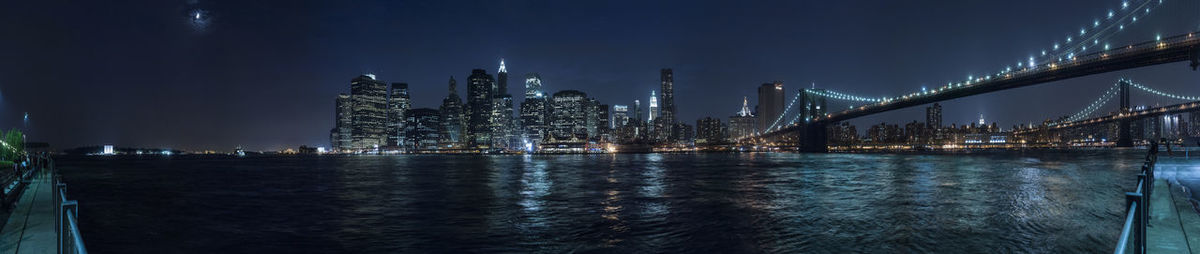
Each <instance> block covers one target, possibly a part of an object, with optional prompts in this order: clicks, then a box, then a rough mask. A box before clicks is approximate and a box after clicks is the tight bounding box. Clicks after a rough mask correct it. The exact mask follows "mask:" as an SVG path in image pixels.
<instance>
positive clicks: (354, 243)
mask: <svg viewBox="0 0 1200 254" xmlns="http://www.w3.org/2000/svg"><path fill="white" fill-rule="evenodd" d="M1141 156H1142V154H1141V152H1140V151H1129V152H1112V151H1101V152H1074V153H1046V154H1037V153H1028V154H1019V153H1017V154H992V155H879V154H619V155H562V156H541V155H524V156H436V155H428V156H427V155H422V156H364V157H338V156H325V157H265V158H242V159H237V158H212V157H186V156H185V157H176V158H173V159H169V160H162V159H157V158H156V159H128V158H124V159H123V158H61V159H59V161H58V165H59V166H60V167H61V169H62V171H63V172H64V175H65V178H66V180H67V182H68V183H70V186H71V189H70V192H71V193H70V195H72V197H73V198H77V199H79V200H80V201H81V202H80V205H81V210H83V211H86V215H85V216H82V217H81V220H82V223H83V224H84V225H86V226H85V227H83V229H84V232H83V233H84V236H85V241H87V242H88V243H89V247H90V248H94V250H95V251H98V252H118V253H122V252H124V253H129V252H134V253H137V252H153V250H161V249H172V250H181V251H183V252H194V253H212V252H230V251H233V252H367V253H395V252H556V253H557V252H589V251H601V252H618V253H629V252H681V251H689V252H714V253H727V252H785V253H792V252H815V253H827V252H829V253H842V252H891V253H909V252H963V251H966V252H1054V253H1078V252H1106V251H1109V250H1108V248H1111V246H1112V245H1113V241H1115V239H1116V235H1117V233H1119V232H1118V231H1119V230H1120V216H1121V215H1123V214H1124V212H1123V211H1122V210H1121V206H1122V205H1123V200H1122V197H1121V193H1123V192H1124V191H1126V190H1128V189H1130V188H1132V184H1133V181H1135V180H1136V177H1134V175H1135V174H1136V173H1135V172H1136V171H1137V168H1135V167H1134V166H1136V165H1137V163H1139V162H1138V161H1137V160H1139V159H1140V157H1141ZM1128 160H1132V161H1133V162H1132V163H1130V162H1127V161H1128ZM162 200H171V201H170V202H162ZM234 236H236V237H234ZM145 240H153V241H145Z"/></svg>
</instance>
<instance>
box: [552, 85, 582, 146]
mask: <svg viewBox="0 0 1200 254" xmlns="http://www.w3.org/2000/svg"><path fill="white" fill-rule="evenodd" d="M550 104H551V106H550V108H551V110H550V115H551V117H550V134H551V137H553V138H554V139H556V140H570V139H586V138H587V137H588V136H587V134H588V129H587V126H588V122H589V121H588V112H587V109H588V108H589V104H590V102H589V100H588V98H587V94H586V93H584V92H580V91H576V90H564V91H559V92H557V93H554V96H553V97H552V98H551V103H550Z"/></svg>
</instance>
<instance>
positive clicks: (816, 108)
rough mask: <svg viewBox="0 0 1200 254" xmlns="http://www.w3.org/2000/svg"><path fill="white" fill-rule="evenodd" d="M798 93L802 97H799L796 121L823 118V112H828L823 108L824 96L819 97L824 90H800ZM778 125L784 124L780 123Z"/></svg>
mask: <svg viewBox="0 0 1200 254" xmlns="http://www.w3.org/2000/svg"><path fill="white" fill-rule="evenodd" d="M778 82H779V81H776V83H778ZM800 93H801V95H802V96H800V104H799V105H800V106H801V107H800V112H799V113H800V118H798V119H800V120H798V121H800V122H801V123H803V122H805V121H811V120H816V119H817V118H818V117H823V116H825V112H826V111H827V110H828V108H826V107H825V106H826V105H825V96H821V94H823V93H825V89H815V88H813V89H809V88H803V89H800ZM785 110H786V109H785ZM785 118H787V117H785ZM788 120H790V119H785V120H784V121H788ZM779 124H785V123H784V122H780V123H779Z"/></svg>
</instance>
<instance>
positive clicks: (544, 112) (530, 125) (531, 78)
mask: <svg viewBox="0 0 1200 254" xmlns="http://www.w3.org/2000/svg"><path fill="white" fill-rule="evenodd" d="M547 104H548V103H547V101H546V96H545V94H544V93H543V92H542V77H541V76H539V75H538V74H537V73H529V74H526V75H525V101H524V102H521V127H522V129H523V130H524V132H523V134H524V135H523V137H522V138H523V139H524V140H525V142H529V143H531V144H532V145H533V146H534V147H537V145H539V144H541V141H542V139H543V138H545V137H546V130H547V127H546V125H547V123H548V122H549V120H548V110H549V107H548V106H547Z"/></svg>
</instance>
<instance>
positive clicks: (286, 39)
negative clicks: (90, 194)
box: [0, 0, 1200, 151]
mask: <svg viewBox="0 0 1200 254" xmlns="http://www.w3.org/2000/svg"><path fill="white" fill-rule="evenodd" d="M1135 2H1140V1H1135ZM1197 2H1200V1H1198V0H1166V3H1165V5H1164V8H1158V9H1153V10H1152V12H1153V13H1152V15H1151V16H1149V17H1148V18H1144V19H1142V20H1139V21H1138V23H1136V24H1134V25H1131V26H1130V27H1128V28H1127V29H1126V30H1127V31H1126V32H1124V33H1122V34H1121V35H1120V36H1117V37H1115V38H1113V39H1111V40H1109V41H1110V43H1111V44H1112V45H1114V46H1116V45H1125V44H1130V43H1132V42H1138V41H1145V40H1152V39H1153V38H1154V36H1155V35H1157V34H1162V35H1175V34H1182V33H1187V32H1190V31H1198V30H1200V3H1197ZM1120 4H1121V2H1120V1H1117V0H1105V1H1095V0H1080V1H1043V0H1020V1H878V2H875V1H806V2H801V1H778V2H772V1H736V2H735V1H727V2H708V1H596V2H590V1H470V2H460V1H420V2H410V1H321V2H307V1H204V0H200V1H195V0H193V1H187V0H180V1H161V0H155V1H59V0H47V1H8V2H5V3H4V4H2V6H0V128H5V129H8V128H12V127H23V128H29V131H27V133H28V134H29V137H30V139H31V140H34V141H45V142H50V143H51V145H52V146H53V147H55V148H58V149H64V148H72V147H76V146H84V145H98V144H115V145H117V146H128V147H164V148H178V149H187V150H201V149H212V150H221V151H228V150H232V149H233V148H234V147H236V146H239V145H241V146H244V147H246V148H247V149H250V150H258V149H282V148H288V147H296V146H299V145H317V146H328V142H329V141H328V136H329V135H328V133H329V129H330V128H332V126H333V110H334V96H335V95H337V94H338V93H342V92H347V93H348V92H349V82H350V79H351V78H354V77H355V76H357V75H359V74H361V73H374V74H377V75H378V77H379V78H380V79H381V80H385V81H387V82H406V83H409V84H410V87H411V94H412V98H413V107H414V108H415V107H437V106H438V105H440V103H441V100H442V98H443V97H444V96H446V81H447V80H448V79H449V77H450V76H454V77H455V78H456V79H458V80H460V87H459V89H460V90H459V92H460V94H465V85H462V82H463V80H465V79H466V76H467V75H468V74H470V72H471V69H474V68H483V69H487V70H488V72H489V73H493V74H494V72H495V71H496V69H497V67H498V66H497V65H498V62H499V61H500V59H501V58H504V59H505V61H506V63H507V69H508V71H509V73H510V76H512V78H511V79H510V81H509V92H510V93H512V94H514V96H516V97H517V100H518V101H520V98H521V96H522V94H523V79H522V78H521V77H523V75H524V74H525V73H528V72H538V73H540V74H541V75H542V77H543V79H544V88H545V89H546V90H547V91H548V92H551V93H552V92H555V91H559V90H565V89H576V90H582V91H584V92H587V93H588V95H590V96H593V97H596V98H597V99H599V100H600V101H601V102H602V103H606V104H632V101H633V100H635V99H640V100H642V101H643V103H645V101H647V100H648V98H647V97H648V96H649V94H650V90H652V89H654V90H657V89H658V85H659V84H658V78H659V77H658V74H659V73H658V71H659V69H661V68H673V69H674V70H675V76H676V79H675V82H676V83H675V89H676V95H675V96H676V97H675V98H676V104H677V105H678V111H679V115H680V119H681V120H683V121H685V122H687V123H689V124H695V120H696V119H697V118H700V117H703V116H718V117H721V118H726V117H728V116H730V115H732V114H733V113H734V112H736V111H737V110H738V109H739V108H740V107H741V102H742V96H749V97H750V99H751V104H754V100H755V96H756V94H755V89H756V87H757V86H758V85H759V84H761V83H763V82H768V81H772V80H783V81H785V84H786V85H787V88H788V93H789V94H788V97H789V98H790V97H791V95H793V94H794V93H795V89H796V88H799V87H808V86H811V85H812V83H813V82H815V83H816V86H817V87H818V88H828V89H832V90H836V91H840V92H845V93H852V94H860V95H867V96H875V97H878V96H885V95H899V94H902V93H906V92H911V91H914V90H920V88H921V86H922V85H925V86H929V87H934V86H937V85H939V84H945V83H946V82H949V81H957V80H963V79H966V77H967V76H968V75H980V74H985V73H994V72H995V71H998V70H1000V69H1002V68H1004V67H1005V66H1006V65H1012V64H1015V63H1016V62H1017V61H1021V60H1023V59H1026V58H1027V57H1028V56H1030V55H1031V54H1034V53H1035V52H1038V51H1039V50H1041V49H1045V48H1048V47H1050V45H1052V44H1053V43H1054V42H1056V41H1059V42H1061V41H1063V40H1064V38H1065V37H1066V36H1067V35H1070V34H1072V33H1075V32H1077V31H1078V30H1079V29H1080V28H1081V27H1085V26H1087V25H1089V24H1091V22H1092V21H1093V20H1095V19H1099V18H1102V17H1103V15H1104V14H1105V13H1106V12H1107V11H1108V10H1109V9H1114V10H1119V9H1120ZM196 13H200V14H202V17H201V18H200V19H196V18H195V16H194V15H195V14H196ZM1120 77H1128V78H1132V79H1135V80H1137V81H1139V82H1141V83H1144V84H1146V85H1149V86H1152V87H1155V88H1159V89H1162V90H1167V91H1172V92H1176V93H1179V94H1185V95H1200V86H1197V85H1196V84H1200V72H1196V71H1191V69H1190V68H1189V67H1188V66H1187V63H1174V64H1167V65H1160V66H1153V67H1147V68H1141V69H1135V70H1128V71H1123V72H1116V73H1108V74H1102V75H1094V76H1088V77H1084V78H1078V79H1072V80H1067V81H1062V82H1055V83H1048V84H1043V85H1038V86H1033V87H1027V88H1021V89H1013V90H1007V91H1003V92H997V93H991V94H985V95H979V96H973V97H967V98H961V99H957V100H953V101H948V102H944V103H943V104H944V115H945V120H944V122H946V123H960V124H961V123H967V122H973V121H978V117H979V114H981V113H982V114H984V117H985V118H986V119H987V121H988V122H993V121H995V122H998V123H999V124H1000V126H1002V127H1005V128H1007V127H1009V126H1012V125H1013V124H1024V123H1028V122H1040V121H1042V120H1044V119H1047V118H1056V117H1058V116H1061V115H1066V114H1070V113H1073V112H1075V111H1078V110H1079V109H1081V108H1083V107H1084V106H1085V105H1086V104H1088V103H1090V102H1091V101H1092V100H1094V99H1095V98H1096V97H1097V96H1099V95H1100V94H1101V93H1102V91H1103V90H1104V89H1105V88H1107V87H1108V86H1110V85H1111V84H1112V83H1113V82H1115V81H1116V79H1117V78H1120ZM1133 101H1134V103H1135V104H1148V105H1153V104H1156V103H1162V104H1175V103H1179V101H1172V100H1165V99H1152V98H1150V97H1148V96H1144V95H1143V94H1141V93H1138V92H1134V98H1133ZM643 105H645V104H643ZM842 105H845V104H842ZM752 106H753V105H752ZM831 106H832V105H831ZM841 107H845V106H841ZM1110 108H1111V107H1110ZM25 112H28V113H29V116H30V118H29V122H28V127H24V126H26V124H25V123H24V122H23V121H22V116H23V114H24V113H25ZM923 113H924V109H923V107H920V108H909V109H905V110H898V111H893V112H888V113H884V114H880V115H876V116H870V117H865V118H861V119H856V120H855V121H852V123H854V124H858V125H860V127H859V128H860V129H865V126H863V124H869V123H878V122H880V121H887V122H893V123H902V122H909V121H912V120H921V121H923V120H924V115H923Z"/></svg>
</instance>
